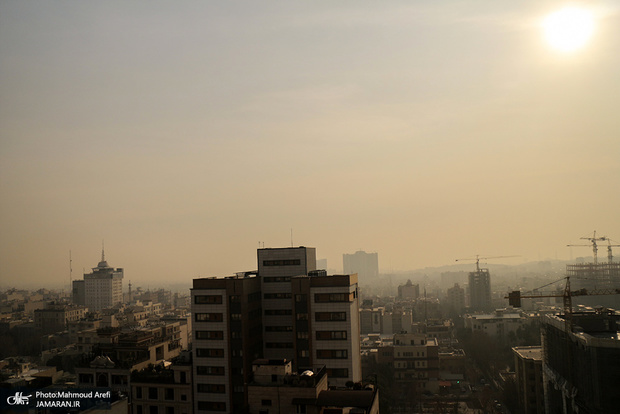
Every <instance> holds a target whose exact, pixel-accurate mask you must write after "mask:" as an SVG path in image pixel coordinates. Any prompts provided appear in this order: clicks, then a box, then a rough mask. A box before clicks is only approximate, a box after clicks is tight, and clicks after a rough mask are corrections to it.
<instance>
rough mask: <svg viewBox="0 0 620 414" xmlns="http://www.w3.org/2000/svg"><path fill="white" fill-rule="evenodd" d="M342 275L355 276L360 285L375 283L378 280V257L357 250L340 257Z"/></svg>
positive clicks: (375, 254) (374, 254)
mask: <svg viewBox="0 0 620 414" xmlns="http://www.w3.org/2000/svg"><path fill="white" fill-rule="evenodd" d="M342 267H343V269H344V270H343V273H344V274H346V275H352V274H354V273H356V274H357V276H358V278H359V280H360V281H361V282H362V283H370V282H375V281H377V280H378V279H379V255H378V254H377V253H366V252H364V251H362V250H359V251H357V252H355V253H353V254H343V255H342Z"/></svg>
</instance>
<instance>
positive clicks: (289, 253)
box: [258, 246, 316, 360]
mask: <svg viewBox="0 0 620 414" xmlns="http://www.w3.org/2000/svg"><path fill="white" fill-rule="evenodd" d="M314 270H316V250H315V249H314V248H312V247H303V246H302V247H290V248H288V247H287V248H274V249H258V275H259V276H260V281H261V292H262V307H263V340H264V343H265V347H264V358H266V359H288V360H294V359H295V351H294V349H293V348H294V341H295V339H294V334H293V315H292V308H291V303H292V301H291V278H292V277H294V276H306V275H308V273H309V272H311V271H314Z"/></svg>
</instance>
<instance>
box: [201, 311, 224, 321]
mask: <svg viewBox="0 0 620 414" xmlns="http://www.w3.org/2000/svg"><path fill="white" fill-rule="evenodd" d="M194 318H195V320H196V322H222V321H223V320H224V317H223V315H222V314H221V313H197V314H196V315H195V317H194Z"/></svg>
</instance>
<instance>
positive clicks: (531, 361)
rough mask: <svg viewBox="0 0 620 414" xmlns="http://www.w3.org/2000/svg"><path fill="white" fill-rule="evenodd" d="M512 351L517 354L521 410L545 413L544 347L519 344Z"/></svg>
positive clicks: (527, 412)
mask: <svg viewBox="0 0 620 414" xmlns="http://www.w3.org/2000/svg"><path fill="white" fill-rule="evenodd" d="M512 352H513V354H514V356H515V376H516V379H517V392H518V394H519V395H518V401H519V409H520V412H522V413H523V414H537V413H544V412H545V398H544V387H543V372H542V347H540V346H519V347H514V348H512Z"/></svg>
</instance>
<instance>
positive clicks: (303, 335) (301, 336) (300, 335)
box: [297, 331, 308, 339]
mask: <svg viewBox="0 0 620 414" xmlns="http://www.w3.org/2000/svg"><path fill="white" fill-rule="evenodd" d="M297 339H308V332H306V331H297Z"/></svg>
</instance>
